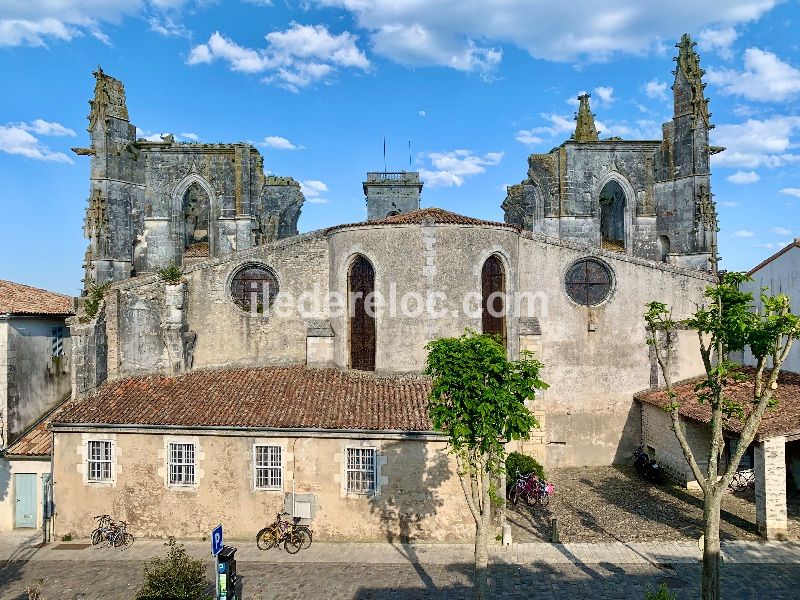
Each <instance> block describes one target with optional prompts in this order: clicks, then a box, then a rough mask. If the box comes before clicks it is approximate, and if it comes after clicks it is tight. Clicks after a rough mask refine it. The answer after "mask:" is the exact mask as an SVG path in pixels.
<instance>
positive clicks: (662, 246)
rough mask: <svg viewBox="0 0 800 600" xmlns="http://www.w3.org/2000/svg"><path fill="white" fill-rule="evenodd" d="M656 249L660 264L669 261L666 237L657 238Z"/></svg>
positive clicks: (668, 242)
mask: <svg viewBox="0 0 800 600" xmlns="http://www.w3.org/2000/svg"><path fill="white" fill-rule="evenodd" d="M658 249H659V253H660V255H661V262H667V261H668V260H669V253H670V241H669V237H667V236H666V235H662V236H659V238H658Z"/></svg>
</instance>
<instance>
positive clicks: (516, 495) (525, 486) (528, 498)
mask: <svg viewBox="0 0 800 600" xmlns="http://www.w3.org/2000/svg"><path fill="white" fill-rule="evenodd" d="M552 493H553V484H551V483H547V482H545V481H542V480H541V479H539V478H538V477H536V476H535V475H534V474H533V473H529V474H528V475H522V476H521V477H520V478H519V479H517V481H516V483H514V485H513V486H512V487H511V492H510V493H509V499H510V500H511V503H512V504H514V505H516V504H517V502H518V501H519V500H520V499H522V500H525V503H526V504H527V505H528V506H535V505H537V504H538V505H539V506H547V505H548V504H550V496H551V495H552Z"/></svg>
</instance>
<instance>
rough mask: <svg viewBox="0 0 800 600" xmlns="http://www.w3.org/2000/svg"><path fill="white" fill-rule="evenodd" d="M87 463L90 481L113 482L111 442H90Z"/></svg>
mask: <svg viewBox="0 0 800 600" xmlns="http://www.w3.org/2000/svg"><path fill="white" fill-rule="evenodd" d="M87 462H88V467H89V468H88V471H87V472H88V479H89V481H111V442H107V441H104V440H100V441H94V440H90V441H89V444H88V454H87Z"/></svg>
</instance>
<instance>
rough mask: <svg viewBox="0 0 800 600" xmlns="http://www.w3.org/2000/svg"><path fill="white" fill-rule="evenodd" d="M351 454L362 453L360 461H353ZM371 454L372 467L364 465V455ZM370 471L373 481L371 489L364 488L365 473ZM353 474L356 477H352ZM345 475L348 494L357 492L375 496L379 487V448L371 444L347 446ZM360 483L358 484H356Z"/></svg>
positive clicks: (361, 494)
mask: <svg viewBox="0 0 800 600" xmlns="http://www.w3.org/2000/svg"><path fill="white" fill-rule="evenodd" d="M351 455H352V456H354V457H355V456H356V455H361V461H360V462H351ZM369 455H371V457H372V468H371V469H368V468H365V467H364V466H363V464H364V457H365V456H369ZM366 473H370V474H371V476H372V481H371V482H369V483H371V485H370V486H369V489H364V483H365V482H366V481H365V480H364V479H363V475H364V474H366ZM351 475H353V476H354V477H353V478H351ZM344 477H345V491H346V492H347V493H348V494H356V495H359V496H373V495H375V493H376V491H377V489H378V449H377V448H374V447H371V446H364V447H362V446H347V447H345V449H344ZM354 484H358V485H354Z"/></svg>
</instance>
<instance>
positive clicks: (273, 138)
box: [260, 135, 304, 150]
mask: <svg viewBox="0 0 800 600" xmlns="http://www.w3.org/2000/svg"><path fill="white" fill-rule="evenodd" d="M260 145H261V146H266V147H267V148H274V149H275V150H303V149H304V147H303V146H300V145H298V144H294V143H292V142H291V141H289V140H287V139H286V138H285V137H281V136H279V135H268V136H267V137H265V138H264V141H263V142H261V144H260Z"/></svg>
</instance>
